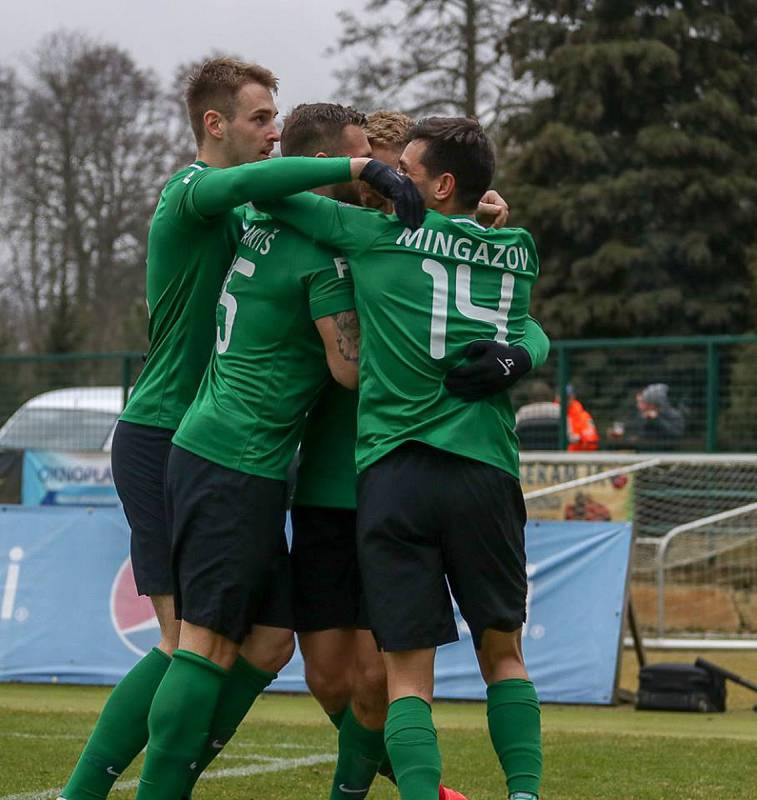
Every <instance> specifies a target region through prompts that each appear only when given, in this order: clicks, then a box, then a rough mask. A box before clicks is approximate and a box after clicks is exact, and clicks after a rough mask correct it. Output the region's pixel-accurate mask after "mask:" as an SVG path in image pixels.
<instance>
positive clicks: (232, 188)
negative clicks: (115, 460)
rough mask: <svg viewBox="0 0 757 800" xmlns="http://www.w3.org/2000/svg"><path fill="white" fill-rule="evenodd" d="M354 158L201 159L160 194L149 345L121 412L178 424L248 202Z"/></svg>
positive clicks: (341, 176)
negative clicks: (213, 163) (215, 162)
mask: <svg viewBox="0 0 757 800" xmlns="http://www.w3.org/2000/svg"><path fill="white" fill-rule="evenodd" d="M349 178H350V167H349V159H347V158H337V159H325V158H278V159H271V160H270V161H261V162H257V163H254V164H244V165H242V166H239V167H230V168H228V169H214V168H211V167H208V166H207V165H206V164H204V163H203V162H201V161H198V162H195V163H194V164H192V165H191V166H189V167H186V168H185V169H182V170H180V171H179V172H177V173H176V174H175V175H173V176H172V177H171V178H170V180H169V181H168V183H167V184H166V185H165V187H164V188H163V191H162V192H161V194H160V199H159V201H158V205H157V208H156V209H155V213H154V215H153V218H152V222H151V223H150V232H149V235H148V240H147V308H148V312H149V315H150V323H149V328H148V335H149V340H150V348H149V351H148V354H147V360H146V362H145V365H144V368H143V370H142V373H141V374H140V376H139V379H138V380H137V383H136V385H135V387H134V391H133V392H132V393H131V397H130V398H129V401H128V403H127V404H126V408H125V409H124V412H123V414H122V415H121V419H124V420H126V421H128V422H136V423H139V424H142V425H154V426H156V427H159V428H168V429H170V430H175V429H176V428H177V427H178V425H179V422H180V421H181V418H182V417H183V416H184V412H185V411H186V410H187V408H188V407H189V404H190V403H191V402H192V400H193V399H194V396H195V394H196V393H197V387H198V386H199V385H200V381H201V379H202V376H203V373H204V372H205V368H206V366H207V364H208V359H209V358H210V353H211V350H212V347H213V342H214V340H215V308H216V303H217V301H218V294H219V292H220V290H221V284H222V283H223V279H224V276H225V275H226V272H227V270H228V268H229V263H230V262H231V259H232V258H233V256H234V252H235V250H236V246H237V243H238V242H239V237H240V236H241V234H242V227H243V226H244V225H247V224H248V222H247V221H246V215H249V214H250V213H253V210H252V209H250V208H249V207H246V208H241V206H242V204H244V203H246V202H248V201H253V202H254V201H257V200H266V199H270V198H273V197H279V196H283V195H285V194H290V193H292V192H298V191H302V190H303V189H306V188H312V187H315V186H320V185H324V184H330V183H335V182H340V181H345V180H349Z"/></svg>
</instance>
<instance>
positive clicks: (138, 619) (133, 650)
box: [0, 506, 631, 704]
mask: <svg viewBox="0 0 757 800" xmlns="http://www.w3.org/2000/svg"><path fill="white" fill-rule="evenodd" d="M527 542H528V556H529V565H528V575H529V595H530V599H529V609H528V625H527V627H526V628H525V630H524V634H525V635H524V649H525V654H526V662H527V665H528V669H529V672H530V674H531V677H532V678H533V680H534V683H535V684H536V688H537V690H538V692H539V696H540V697H541V699H542V700H543V701H545V702H559V703H599V704H604V703H611V702H612V701H613V691H614V682H615V673H616V666H617V657H618V652H619V646H620V636H621V630H622V621H623V611H624V604H625V591H626V578H627V573H628V564H629V557H630V548H631V526H630V525H629V524H627V523H612V522H532V523H529V525H528V529H527ZM128 556H129V541H128V528H127V525H126V521H125V519H124V518H123V514H122V512H121V510H120V509H119V508H114V509H107V508H96V509H93V508H40V507H36V508H33V507H23V506H15V507H14V506H4V507H2V508H0V681H32V682H51V681H52V682H62V683H106V684H107V683H114V682H116V681H117V680H118V679H119V678H120V677H121V676H122V675H124V674H125V673H126V672H127V671H128V670H129V669H130V668H131V666H132V665H133V664H134V663H135V662H136V660H137V659H138V658H139V657H140V656H141V655H142V654H143V653H145V652H147V650H149V648H150V647H152V646H153V645H154V644H155V643H156V642H157V641H158V628H157V622H156V620H155V617H154V615H153V613H152V608H151V606H150V603H149V601H148V600H147V598H143V597H142V598H140V597H138V596H137V594H136V591H135V588H134V579H133V576H132V573H131V565H130V562H129V557H128ZM458 628H459V630H460V641H459V642H457V643H455V644H451V645H447V646H445V647H442V648H440V650H439V653H438V656H437V670H436V695H437V697H446V698H460V699H481V698H483V697H485V691H484V685H483V683H482V681H481V677H480V676H479V673H478V666H477V663H476V659H475V655H474V653H473V647H472V644H471V641H470V634H469V632H468V630H467V628H466V626H465V623H464V622H463V621H462V620H460V619H458ZM302 676H303V671H302V660H301V657H300V655H299V653H296V654H295V657H294V659H293V660H292V662H291V663H290V664H289V665H288V666H287V667H286V669H285V670H283V672H282V674H281V676H280V677H279V680H278V681H277V682H276V685H275V688H276V689H278V690H281V691H305V690H306V687H305V683H304V680H303V677H302Z"/></svg>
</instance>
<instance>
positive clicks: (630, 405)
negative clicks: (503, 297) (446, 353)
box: [0, 336, 757, 452]
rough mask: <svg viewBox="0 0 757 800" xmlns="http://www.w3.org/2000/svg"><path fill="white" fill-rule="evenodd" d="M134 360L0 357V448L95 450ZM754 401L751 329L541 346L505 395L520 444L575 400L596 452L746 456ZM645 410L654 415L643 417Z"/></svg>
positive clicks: (554, 437) (556, 425) (755, 419)
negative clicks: (538, 362)
mask: <svg viewBox="0 0 757 800" xmlns="http://www.w3.org/2000/svg"><path fill="white" fill-rule="evenodd" d="M141 366H142V354H141V353H96V354H91V353H71V354H65V355H38V356H0V426H5V427H0V447H11V446H12V447H44V448H49V449H62V448H64V447H65V449H99V446H96V443H97V437H98V435H99V434H98V433H96V431H99V430H100V428H101V427H102V426H103V425H105V421H106V417H109V418H112V419H115V416H117V412H118V410H120V406H119V404H122V402H123V397H124V396H125V393H126V392H127V391H128V387H129V386H130V385H133V383H134V380H135V379H136V377H137V375H138V374H139V370H140V369H141ZM662 387H665V388H662ZM60 389H77V390H78V391H75V392H69V393H68V394H67V396H66V397H64V396H61V395H58V396H51V397H50V398H49V402H48V403H47V406H48V407H46V406H45V402H46V401H45V400H44V398H40V397H39V396H40V395H42V394H43V393H45V392H50V391H53V390H60ZM755 396H757V336H717V337H676V338H670V337H669V338H659V339H604V340H577V341H560V342H553V344H552V352H551V354H550V357H549V360H548V362H547V363H546V364H545V365H544V366H543V367H541V368H540V369H538V370H535V371H534V372H533V373H531V374H530V375H529V376H527V377H526V378H524V379H523V380H522V381H521V382H520V383H519V384H518V385H517V386H516V387H515V389H514V390H513V392H512V399H513V405H514V407H515V409H516V410H518V411H519V424H518V432H519V435H520V436H521V442H522V449H524V450H528V449H538V450H564V449H567V447H568V445H569V443H570V441H571V435H570V434H571V428H570V425H569V424H568V421H567V419H566V414H565V409H566V408H568V404H569V403H570V401H571V400H572V399H573V398H575V399H577V400H579V401H580V402H581V403H582V404H583V406H584V407H585V409H586V411H588V412H589V414H590V415H591V417H592V418H593V421H594V423H595V427H596V430H597V433H598V435H599V443H598V446H599V449H601V450H609V451H666V452H752V451H757V413H755V412H754V410H753V398H754V397H755ZM33 398H36V400H34V403H29V402H28V401H30V400H32V399H33ZM114 398H115V399H114ZM644 398H646V400H654V401H658V402H657V404H655V403H654V402H646V400H645V399H644ZM555 399H557V400H562V403H557V404H555V403H554V402H553V401H554V400H555ZM661 400H662V401H664V402H662V404H661V403H660V402H659V401H661ZM25 404H28V405H26V406H25ZM35 405H36V409H35V407H34V406H35ZM537 405H538V408H534V406H537ZM527 406H531V410H533V411H535V412H537V416H533V415H531V416H530V417H529V414H528V413H527V411H524V408H525V407H527ZM22 408H24V409H26V413H25V414H24V417H25V418H24V419H23V420H19V419H18V413H17V412H19V409H22ZM655 408H657V413H658V418H659V417H663V419H662V420H660V421H659V422H655V421H654V419H652V420H650V419H649V417H650V415H652V416H654V414H655ZM663 408H664V411H663V410H662V409H663ZM545 410H546V414H545ZM32 412H34V413H32ZM14 414H16V415H17V416H16V417H14V416H13V415H14ZM98 414H101V415H103V416H102V418H98ZM538 414H541V415H542V417H543V418H539V417H538ZM645 415H646V416H645ZM525 418H528V421H527V422H525V421H523V420H524V419H525ZM9 420H10V421H11V423H12V424H13V426H14V428H15V430H14V431H9V430H8V426H7V425H6V423H7V422H8V421H9ZM14 420H15V422H14ZM666 420H667V422H668V423H670V422H672V423H673V424H672V426H671V425H670V424H668V425H667V426H666V425H665V424H663V423H664V422H666ZM22 423H23V424H22ZM529 426H530V427H529ZM671 429H672V430H673V432H672V433H671ZM534 432H536V433H537V434H538V435H533V434H534ZM11 433H12V434H13V435H12V436H11Z"/></svg>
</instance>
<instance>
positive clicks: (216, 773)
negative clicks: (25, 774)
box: [0, 753, 336, 800]
mask: <svg viewBox="0 0 757 800" xmlns="http://www.w3.org/2000/svg"><path fill="white" fill-rule="evenodd" d="M334 761H336V754H334V753H328V754H318V755H312V756H303V757H302V758H282V759H277V760H276V761H275V762H273V763H267V764H246V765H245V766H243V767H228V768H226V769H214V770H211V771H210V772H204V773H203V774H202V775H200V780H205V781H213V780H218V779H219V778H246V777H247V776H249V775H261V774H263V773H264V772H283V771H284V770H287V769H297V768H298V767H311V766H313V765H314V764H327V763H329V762H334ZM138 785H139V780H137V779H135V780H131V781H119V782H118V783H117V784H116V785H115V786H114V787H113V791H115V792H118V791H123V790H127V789H135V788H136V787H137V786H138ZM60 789H61V787H57V788H55V789H42V790H41V791H38V792H22V793H21V794H6V795H3V796H2V797H0V800H48V798H51V797H57V796H58V792H59V791H60Z"/></svg>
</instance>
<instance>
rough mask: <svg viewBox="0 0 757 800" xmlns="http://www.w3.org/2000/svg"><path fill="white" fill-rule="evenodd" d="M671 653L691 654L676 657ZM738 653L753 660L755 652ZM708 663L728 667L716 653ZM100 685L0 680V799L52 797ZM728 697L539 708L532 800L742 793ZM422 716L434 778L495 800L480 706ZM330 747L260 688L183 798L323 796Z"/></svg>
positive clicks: (743, 759)
mask: <svg viewBox="0 0 757 800" xmlns="http://www.w3.org/2000/svg"><path fill="white" fill-rule="evenodd" d="M668 656H670V654H668ZM675 657H676V658H678V659H680V660H684V661H689V663H691V661H692V658H690V657H688V656H687V654H676V656H675ZM740 658H746V659H748V662H747V663H746V666H749V665H751V666H752V667H754V666H755V663H754V662H755V660H756V659H757V656H755V655H754V654H749V655H746V656H741V657H740ZM658 660H659V659H658ZM666 660H672V659H670V658H667V657H666ZM712 660H713V661H716V662H717V663H722V664H723V666H729V664H730V667H731V668H732V669H735V668H736V667H737V666H739V665H738V664H735V663H733V662H732V661H730V660H729V663H726V660H725V659H723V658H720V657H718V658H715V657H714V656H713V658H712ZM629 670H630V667H624V673H626V680H624V681H623V683H628V684H629V685H632V681H630V680H629V678H628V673H629ZM737 671H738V670H737ZM744 671H745V672H746V670H744ZM751 671H753V670H751ZM752 677H753V676H752ZM108 691H109V690H108V689H107V688H100V687H74V686H37V685H7V684H6V685H0V765H1V768H0V800H33V799H34V798H40V799H41V798H54V797H55V796H56V792H55V790H56V789H57V788H58V787H60V786H61V785H62V783H63V782H64V780H65V778H66V776H67V774H68V772H69V770H70V768H71V767H72V765H73V763H74V761H75V759H76V758H77V756H78V754H79V751H80V750H81V747H82V745H83V744H84V741H85V740H86V737H87V734H88V733H89V730H90V729H91V727H92V725H93V723H94V721H95V719H96V717H97V712H98V710H99V709H100V707H101V706H102V703H103V701H104V699H105V697H106V696H107V694H108ZM734 699H735V700H736V702H735V703H734V702H731V706H732V707H734V710H732V711H729V712H727V713H726V714H713V715H705V714H678V713H654V712H636V711H634V710H632V709H631V708H628V707H618V708H592V707H576V706H545V707H544V709H543V717H542V719H543V729H544V759H545V775H544V792H543V797H544V800H589V799H591V800H594V799H596V800H646V798H654V797H665V798H666V800H698V799H699V798H702V799H703V800H705V799H706V800H711V798H713V797H718V798H729V800H754V798H756V797H757V756H756V755H755V754H756V753H757V714H755V713H754V712H753V711H751V702H754V700H753V699H752V698H751V697H750V696H748V695H747V694H746V693H745V694H744V696H743V698H742V697H741V696H740V695H736V697H735V698H734ZM750 701H751V702H750ZM434 718H435V721H436V724H437V727H438V729H439V740H440V744H441V748H442V756H443V762H444V781H445V783H447V784H448V785H450V786H453V787H455V788H457V789H459V790H460V791H462V792H465V794H466V795H468V797H469V798H470V800H495V799H496V800H502V798H504V797H505V796H506V794H505V783H504V779H503V777H502V774H501V772H500V769H499V765H498V764H497V761H496V758H495V756H494V754H493V752H492V749H491V745H490V743H489V739H488V735H487V732H486V722H485V719H486V718H485V707H484V706H483V704H480V703H437V704H436V705H435V709H434ZM335 751H336V733H335V731H334V730H333V728H332V727H331V725H330V724H329V723H328V720H327V719H326V717H325V716H324V715H323V713H322V712H321V711H320V709H319V707H318V706H317V704H316V703H315V701H314V700H312V699H311V698H309V697H303V696H297V697H289V696H281V695H265V696H264V697H263V698H261V699H260V700H259V701H258V702H257V704H256V705H255V707H254V708H253V710H252V712H251V713H250V714H249V716H248V717H247V720H246V721H245V723H244V724H243V725H242V726H241V727H240V730H239V732H238V734H237V736H236V737H235V738H234V739H233V741H232V742H231V743H230V744H229V746H228V747H227V748H226V749H225V750H224V752H223V753H222V754H221V756H220V757H219V758H218V759H217V760H216V762H214V764H213V766H212V767H211V769H210V770H209V775H208V776H207V777H206V779H204V780H201V781H200V783H199V784H198V787H197V789H196V791H195V794H194V797H195V799H196V800H211V798H218V800H248V798H255V800H302V798H325V797H328V790H329V787H330V783H331V774H332V769H333V764H334V760H335ZM140 764H141V757H140V758H139V759H138V760H137V762H135V764H134V765H132V767H131V768H130V769H129V770H128V771H127V773H125V775H124V776H123V778H122V779H121V782H120V785H121V786H122V787H123V788H122V789H121V790H120V791H118V792H115V793H114V794H113V795H112V796H113V797H114V798H116V800H118V798H126V797H133V795H134V785H135V784H134V779H135V778H136V777H137V776H138V774H139V765H140ZM116 787H117V788H118V787H119V784H116ZM370 797H372V798H375V800H389V798H396V797H398V794H397V792H396V790H395V788H394V787H393V786H391V785H390V784H389V783H387V781H386V780H384V779H383V778H377V780H376V782H375V784H374V787H373V789H372V790H371V794H370Z"/></svg>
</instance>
